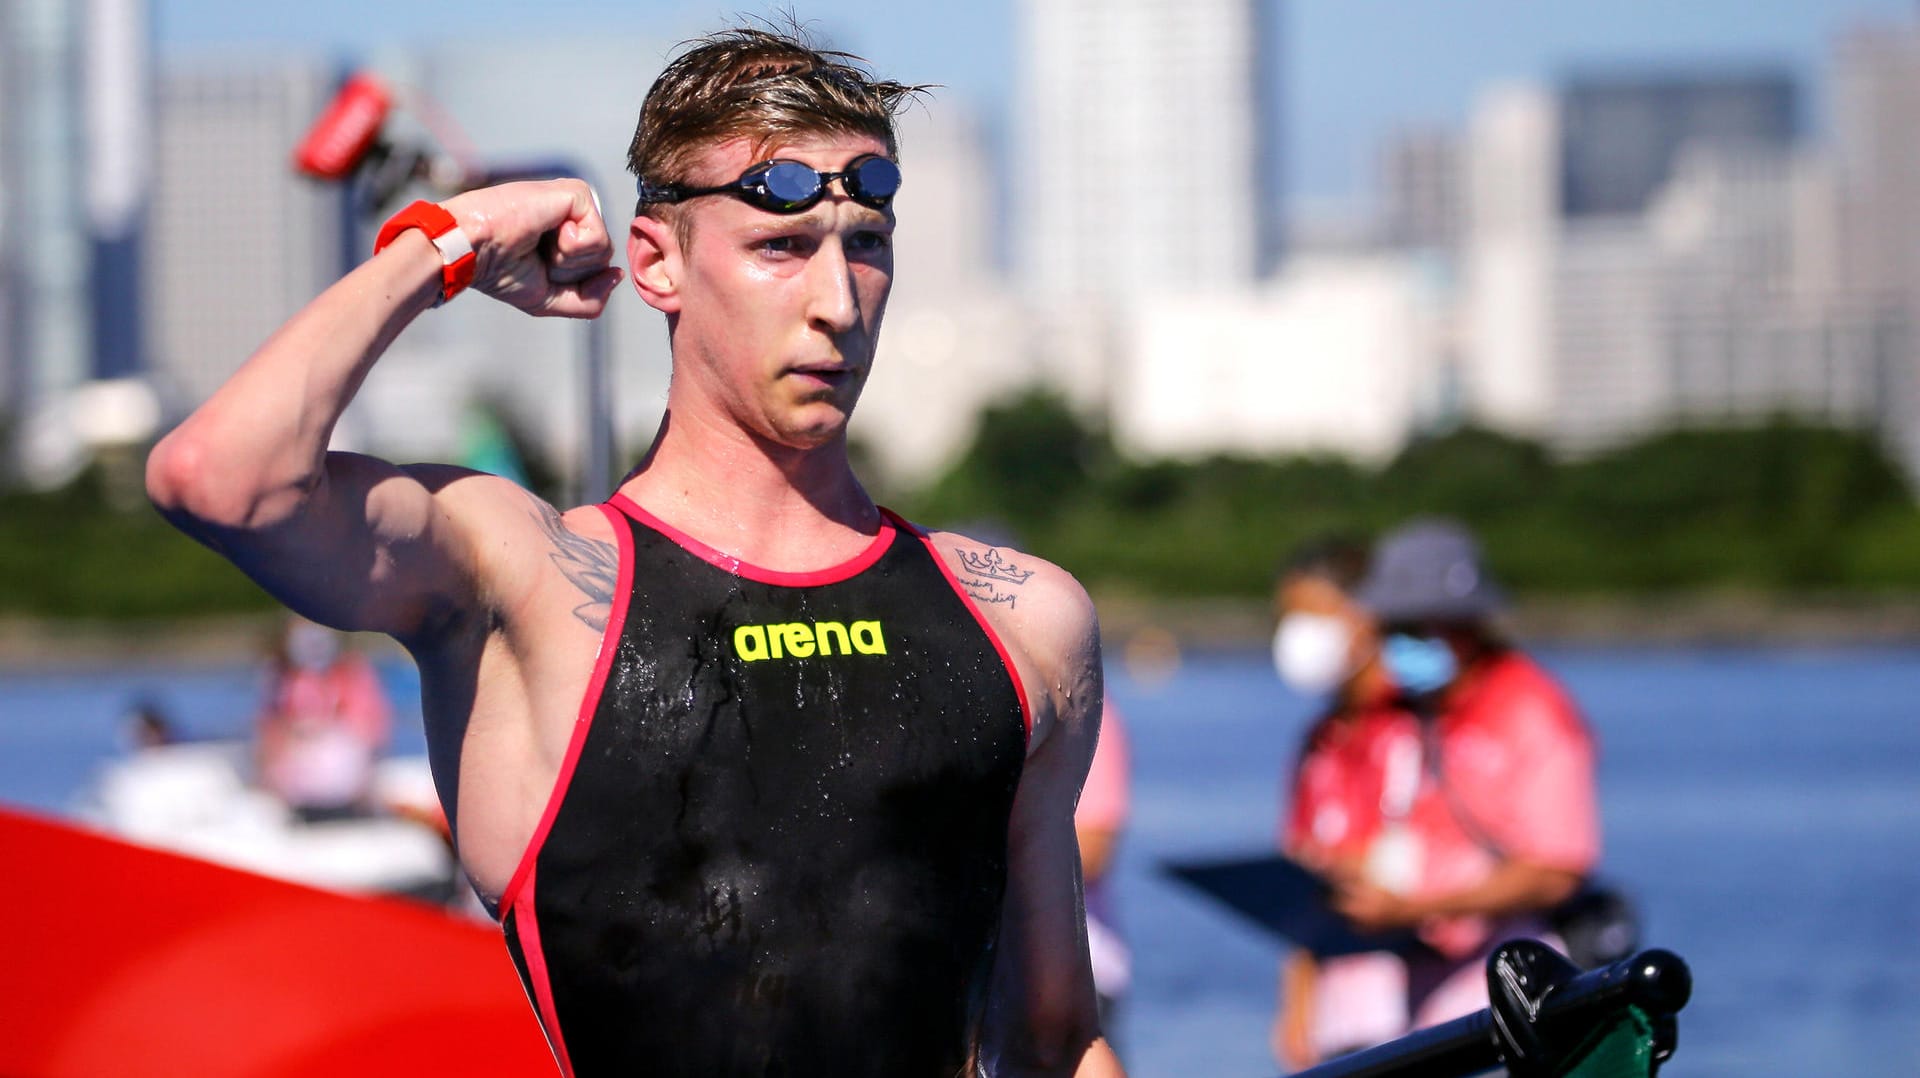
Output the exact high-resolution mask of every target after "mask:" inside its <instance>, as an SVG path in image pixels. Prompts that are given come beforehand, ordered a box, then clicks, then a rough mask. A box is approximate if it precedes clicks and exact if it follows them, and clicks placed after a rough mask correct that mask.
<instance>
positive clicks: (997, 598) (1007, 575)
mask: <svg viewBox="0 0 1920 1078" xmlns="http://www.w3.org/2000/svg"><path fill="white" fill-rule="evenodd" d="M953 552H954V553H955V554H957V555H959V556H960V572H959V577H960V584H961V586H962V587H964V588H966V589H967V594H968V595H971V596H973V597H974V598H975V599H978V600H979V601H981V602H983V603H1005V604H1007V605H1008V606H1009V607H1014V606H1018V605H1019V600H1020V595H1019V588H1020V586H1021V585H1022V584H1025V583H1026V582H1027V580H1028V578H1030V577H1032V576H1033V570H1031V569H1022V568H1021V567H1020V566H1018V565H1016V564H1014V563H1013V562H1011V561H1008V560H1007V558H1006V555H1004V554H1002V553H1001V552H1000V550H999V549H998V548H997V547H988V548H987V550H986V552H985V553H980V554H976V553H974V552H973V551H971V550H967V549H966V548H964V547H955V548H953Z"/></svg>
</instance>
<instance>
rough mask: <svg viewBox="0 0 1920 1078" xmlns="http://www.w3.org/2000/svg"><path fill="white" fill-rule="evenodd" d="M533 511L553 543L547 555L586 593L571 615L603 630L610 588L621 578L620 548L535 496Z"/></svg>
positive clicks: (608, 611) (609, 614)
mask: <svg viewBox="0 0 1920 1078" xmlns="http://www.w3.org/2000/svg"><path fill="white" fill-rule="evenodd" d="M533 515H534V519H535V520H538V521H539V522H540V530H541V531H544V532H546V533H547V541H548V542H549V543H551V544H553V552H552V553H550V554H548V555H547V557H548V558H550V559H552V561H553V564H554V565H555V566H557V567H559V569H560V573H561V575H562V576H565V577H566V578H567V582H568V583H570V584H572V585H573V586H574V587H576V588H578V589H580V594H581V595H583V596H585V597H586V600H587V601H586V602H584V603H581V604H580V605H579V606H576V607H574V608H573V616H574V617H576V618H579V619H580V621H581V623H582V624H584V625H586V626H587V627H588V628H589V629H592V630H594V631H595V632H601V633H604V632H606V631H607V621H608V619H610V618H611V617H612V616H613V590H614V588H615V587H617V586H618V585H619V582H620V548H619V547H617V546H615V545H614V544H612V543H608V542H603V541H601V540H599V539H589V538H587V537H586V536H584V535H581V534H579V533H578V532H575V531H573V530H572V529H570V528H568V527H567V525H566V522H565V521H563V520H561V519H560V513H559V511H558V510H556V509H555V508H554V507H553V506H551V505H548V504H547V503H546V502H544V501H541V500H540V499H538V498H535V499H534V512H533Z"/></svg>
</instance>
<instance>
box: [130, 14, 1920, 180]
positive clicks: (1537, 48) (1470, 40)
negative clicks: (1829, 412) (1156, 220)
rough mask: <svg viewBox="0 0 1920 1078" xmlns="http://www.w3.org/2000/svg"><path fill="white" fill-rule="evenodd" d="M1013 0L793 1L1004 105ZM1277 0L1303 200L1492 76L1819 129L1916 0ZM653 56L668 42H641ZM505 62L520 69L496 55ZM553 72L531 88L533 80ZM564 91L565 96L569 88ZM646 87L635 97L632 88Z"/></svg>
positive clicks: (481, 28) (457, 30)
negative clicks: (1765, 70) (1652, 88)
mask: <svg viewBox="0 0 1920 1078" xmlns="http://www.w3.org/2000/svg"><path fill="white" fill-rule="evenodd" d="M1016 2H1017V0H971V2H968V3H923V2H915V0H791V3H790V4H787V5H783V6H790V7H791V9H792V10H793V11H794V13H795V14H796V15H798V16H799V17H800V18H801V19H802V20H803V21H806V22H808V23H810V24H812V25H813V26H814V27H816V28H817V29H818V30H819V31H820V32H821V33H822V34H824V35H825V36H826V37H827V38H828V40H829V41H830V42H831V43H832V44H834V45H836V46H839V47H842V48H846V49H849V50H851V51H854V52H858V53H860V54H862V55H864V56H867V57H868V58H869V59H870V60H872V61H873V63H874V66H875V67H876V68H877V69H879V70H880V71H881V72H882V73H883V74H887V75H890V76H893V77H896V78H901V79H905V80H909V81H914V82H930V83H938V84H940V85H941V86H942V87H944V90H943V91H942V92H943V93H946V94H952V95H955V96H957V97H959V98H962V99H964V100H967V101H971V102H973V103H976V104H978V105H979V106H981V107H983V108H984V109H987V110H989V112H990V114H992V115H997V116H999V117H1001V118H1002V121H1003V122H1004V118H1005V116H1006V114H1007V110H1008V109H1009V108H1010V107H1011V104H1012V100H1013V96H1014V93H1015V90H1014V87H1013V85H1012V84H1013V80H1014V75H1015V49H1014V32H1015V19H1014V10H1015V4H1016ZM1262 2H1264V3H1269V4H1273V5H1275V16H1276V17H1275V18H1273V19H1272V20H1271V21H1272V23H1273V24H1274V26H1275V27H1276V40H1275V41H1274V42H1273V43H1272V44H1273V45H1274V46H1275V47H1276V52H1277V55H1278V58H1279V65H1278V68H1277V74H1276V79H1275V85H1274V86H1273V87H1272V93H1273V95H1274V97H1275V99H1276V100H1277V101H1278V102H1279V104H1278V114H1279V116H1280V118H1281V126H1282V135H1281V137H1282V140H1283V145H1284V147H1285V150H1284V164H1283V165H1282V166H1281V167H1283V168H1284V170H1285V172H1286V177H1285V184H1284V186H1285V188H1286V190H1287V191H1288V192H1289V193H1290V195H1291V197H1293V198H1295V199H1297V200H1300V201H1303V202H1308V203H1313V202H1325V203H1335V204H1337V203H1341V202H1350V201H1353V200H1356V199H1360V198H1363V197H1364V196H1365V194H1366V192H1367V191H1368V189H1369V188H1370V185H1371V181H1372V173H1371V169H1372V162H1373V160H1374V155H1375V153H1376V151H1377V148H1378V146H1379V145H1380V142H1381V140H1382V139H1383V138H1384V137H1385V136H1386V135H1387V134H1388V133H1390V132H1391V131H1393V130H1394V129H1395V128H1398V127H1402V126H1407V125H1433V124H1448V125H1457V124H1459V123H1460V122H1461V121H1462V120H1463V119H1464V117H1465V116H1466V114H1467V112H1468V109H1469V108H1470V106H1471V104H1472V102H1473V99H1474V96H1475V94H1476V93H1478V92H1479V91H1480V90H1482V89H1484V88H1485V87H1486V86H1487V85H1488V84H1490V83H1492V82H1496V81H1500V80H1511V79H1518V78H1532V79H1550V78H1552V77H1554V76H1555V75H1556V74H1558V73H1561V72H1565V71H1568V70H1575V69H1591V68H1607V67H1622V66H1624V67H1629V68H1636V67H1637V68H1657V69H1661V70H1668V69H1673V68H1684V67H1707V68H1712V67H1731V66H1750V65H1753V64H1769V63H1771V64H1783V65H1786V66H1788V67H1789V68H1790V69H1792V70H1793V71H1795V72H1796V73H1797V74H1799V75H1800V76H1801V78H1802V79H1803V85H1804V87H1805V98H1804V100H1805V102H1806V106H1807V112H1808V116H1807V119H1808V121H1809V126H1810V127H1811V128H1812V129H1813V130H1814V131H1815V132H1816V133H1818V131H1819V129H1820V127H1821V123H1820V116H1821V110H1823V109H1824V107H1825V100H1824V98H1823V96H1822V95H1821V88H1822V87H1821V82H1822V80H1823V78H1824V69H1825V61H1826V56H1827V51H1828V47H1829V45H1830V44H1831V42H1832V40H1833V38H1834V36H1835V35H1836V34H1837V33H1839V32H1840V31H1841V30H1843V29H1844V28H1846V27H1847V26H1849V25H1852V24H1856V23H1859V22H1863V21H1873V20H1882V21H1884V20H1893V19H1911V18H1913V17H1914V16H1915V14H1916V12H1917V11H1920V2H1916V0H1262ZM772 10H775V8H774V7H773V6H772V5H770V4H768V3H766V2H764V0H740V2H736V3H733V4H726V3H712V2H702V3H686V2H684V0H683V2H679V3H671V4H670V3H664V2H660V0H624V2H618V0H564V2H562V3H546V2H540V0H463V2H462V3H460V4H457V5H455V4H445V3H439V2H428V0H324V2H320V3H308V4H284V5H283V4H272V3H261V2H260V0H153V18H154V24H155V25H154V29H155V34H156V37H157V40H158V43H159V47H160V49H161V53H162V57H163V59H164V58H165V57H166V56H168V55H177V54H181V53H190V52H193V51H198V50H203V49H219V50H231V49H235V48H238V49H255V48H257V49H261V50H271V51H278V52H284V51H290V50H297V51H309V52H325V53H332V54H337V55H341V56H354V55H365V54H367V53H369V52H372V51H374V50H378V49H388V48H392V47H395V46H404V45H407V44H413V43H428V42H443V41H459V40H466V39H497V38H522V39H533V38H539V39H544V40H559V41H562V42H564V41H565V39H567V38H569V37H579V38H581V39H583V40H584V39H586V38H589V37H591V38H601V37H604V36H608V35H615V34H619V35H633V36H634V37H635V38H636V39H643V40H654V41H659V42H661V43H671V42H673V41H677V40H681V39H684V38H686V37H689V36H692V35H695V34H697V33H700V32H701V31H703V30H707V29H711V28H713V27H715V26H718V25H722V24H724V23H725V22H726V21H728V20H729V19H730V17H732V16H733V15H735V14H737V13H747V14H765V13H767V12H769V11H772ZM644 60H645V62H647V63H648V64H649V65H652V64H657V62H658V60H659V56H658V54H657V52H656V54H655V55H653V56H649V57H645V58H644ZM501 77H502V78H509V79H510V78H511V77H512V72H511V71H503V72H502V73H501ZM553 89H555V88H541V87H534V88H530V89H529V92H533V93H539V92H546V91H550V90H553ZM555 99H556V100H555V107H556V108H564V107H565V104H564V101H565V98H564V94H563V93H556V94H555ZM637 104H638V103H637V102H636V106H637Z"/></svg>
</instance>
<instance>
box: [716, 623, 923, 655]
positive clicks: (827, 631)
mask: <svg viewBox="0 0 1920 1078" xmlns="http://www.w3.org/2000/svg"><path fill="white" fill-rule="evenodd" d="M733 653H734V654H735V655H738V656H740V658H741V659H743V660H745V661H746V662H750V663H752V662H761V661H763V660H767V659H810V658H813V657H814V656H816V655H885V654H886V653H887V638H886V636H885V634H883V633H882V632H881V629H880V623H879V622H878V621H856V622H853V623H852V624H842V623H841V622H837V621H821V622H815V623H813V624H811V625H809V624H807V623H806V622H802V621H790V622H784V623H776V624H773V625H742V626H740V627H739V628H737V629H735V630H734V631H733Z"/></svg>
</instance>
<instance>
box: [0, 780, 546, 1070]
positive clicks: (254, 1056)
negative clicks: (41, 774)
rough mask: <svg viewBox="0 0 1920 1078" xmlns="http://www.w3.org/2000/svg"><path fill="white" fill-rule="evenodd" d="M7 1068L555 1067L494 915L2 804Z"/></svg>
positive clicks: (1, 1045) (0, 1002) (0, 992)
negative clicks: (443, 908) (250, 864)
mask: <svg viewBox="0 0 1920 1078" xmlns="http://www.w3.org/2000/svg"><path fill="white" fill-rule="evenodd" d="M0 879H4V880H5V881H6V885H5V886H6V898H7V901H6V909H7V912H8V915H9V916H8V922H9V923H10V924H11V925H12V926H13V927H12V929H11V930H10V931H9V932H8V933H7V934H6V935H7V947H6V950H5V961H4V963H0V971H3V972H0V1074H4V1075H7V1076H8V1078H99V1076H102V1075H113V1076H115V1078H146V1076H155V1078H157V1076H160V1075H181V1074H192V1075H195V1076H197V1078H321V1076H323V1075H324V1076H337V1075H342V1074H353V1075H406V1076H420V1075H434V1074H460V1073H467V1074H498V1075H551V1074H554V1073H555V1072H556V1068H555V1066H554V1063H553V1060H552V1057H551V1056H550V1055H549V1054H548V1051H547V1047H546V1043H545V1041H544V1040H543V1039H542V1037H541V1034H540V1031H539V1025H538V1023H537V1022H536V1021H535V1019H534V1016H533V1012H532V1010H531V1008H530V1007H529V1006H528V1004H527V1001H526V997H525V996H524V995H523V994H522V993H521V990H520V984H519V981H518V979H517V978H516V977H515V976H514V972H513V966H512V963H511V960H510V959H509V958H508V956H507V951H506V947H505V945H504V944H503V943H502V942H501V940H500V936H499V934H498V933H497V932H496V931H493V930H491V929H490V928H488V927H487V926H486V925H483V924H475V923H472V922H468V921H463V920H460V919H459V918H457V917H454V916H451V915H447V914H443V913H441V912H440V911H438V910H435V909H433V908H431V907H428V906H422V905H417V904H415V903H411V902H407V901H403V900H399V899H379V898H358V897H352V896H346V895H340V894H335V893H332V892H328V891H321V890H316V889H313V888H309V887H303V886H300V885H298V884H292V883H287V882H285V881H282V880H275V879H269V878H267V877H263V876H257V875H253V874H251V873H247V872H240V871H237V870H234V869H230V868H225V867H222V866H218V865H213V864H209V863H207V862H204V861H197V860H194V859H192V858H188V857H181V856H178V855H176V854H171V853H165V852H161V851H157V850H151V849H146V848H144V847H139V846H133V845H130V844H128V843H125V842H121V841H118V840H115V839H112V838H108V837H105V836H102V835H99V834H95V833H93V832H89V831H84V830H80V829H77V828H74V827H71V826H68V825H65V824H61V823H55V822H53V821H50V820H46V819H41V818H37V817H33V816H28V815H24V814H21V813H17V812H12V811H8V810H0Z"/></svg>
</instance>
